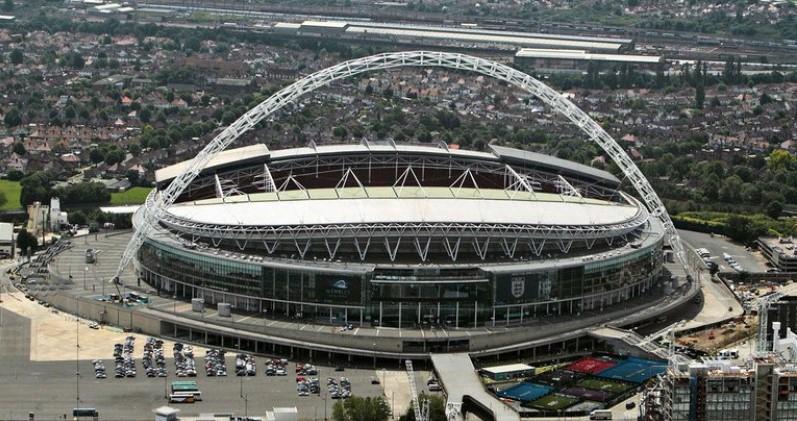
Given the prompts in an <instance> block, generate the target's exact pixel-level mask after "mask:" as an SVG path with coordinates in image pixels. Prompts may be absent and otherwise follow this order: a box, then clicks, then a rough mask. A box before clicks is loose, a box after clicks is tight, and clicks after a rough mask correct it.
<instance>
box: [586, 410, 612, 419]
mask: <svg viewBox="0 0 797 421" xmlns="http://www.w3.org/2000/svg"><path fill="white" fill-rule="evenodd" d="M589 419H590V420H610V419H612V411H609V410H608V409H596V410H594V411H592V412H591V413H590V414H589Z"/></svg>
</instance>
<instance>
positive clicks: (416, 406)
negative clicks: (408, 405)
mask: <svg viewBox="0 0 797 421" xmlns="http://www.w3.org/2000/svg"><path fill="white" fill-rule="evenodd" d="M404 363H405V364H406V366H407V380H408V381H409V384H410V398H412V410H413V411H414V412H415V421H429V400H427V399H424V400H423V402H419V401H418V388H416V387H415V370H413V369H412V360H406V361H405V362H404Z"/></svg>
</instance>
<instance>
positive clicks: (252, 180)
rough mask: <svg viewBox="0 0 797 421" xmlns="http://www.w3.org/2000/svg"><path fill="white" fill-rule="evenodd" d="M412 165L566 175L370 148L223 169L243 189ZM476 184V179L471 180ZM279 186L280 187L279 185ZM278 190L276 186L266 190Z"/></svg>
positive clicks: (606, 194) (585, 186) (453, 172)
mask: <svg viewBox="0 0 797 421" xmlns="http://www.w3.org/2000/svg"><path fill="white" fill-rule="evenodd" d="M408 166H411V167H413V168H414V170H415V171H416V172H417V176H418V178H419V179H420V181H422V182H423V181H424V180H425V178H426V170H447V171H448V175H449V177H450V178H452V179H453V178H455V177H457V175H461V173H462V172H464V171H471V172H472V173H474V174H493V175H500V176H502V177H504V179H505V180H504V183H505V188H506V186H507V185H508V184H512V183H513V182H515V181H516V177H517V175H518V174H519V175H522V176H523V177H524V178H526V179H527V180H528V183H529V184H530V186H532V187H534V188H535V189H537V190H541V189H542V186H543V185H550V186H552V187H553V188H557V189H561V185H562V178H563V177H562V176H560V175H558V174H553V173H546V172H544V171H540V170H536V169H530V168H523V167H521V166H516V167H513V168H511V170H514V171H512V172H514V173H515V174H512V172H510V169H507V168H505V167H506V165H505V164H504V163H503V162H500V161H496V162H492V161H489V160H484V159H463V158H459V157H455V156H449V157H441V156H434V155H432V156H429V155H418V154H416V153H401V154H398V155H397V154H396V153H395V152H394V153H385V152H381V151H380V152H373V153H372V152H367V153H352V154H346V155H317V156H313V157H305V158H290V159H279V160H274V161H271V162H270V163H269V164H268V165H265V164H264V165H255V166H252V167H246V168H239V169H235V170H231V171H224V172H219V173H218V176H219V178H221V179H226V180H233V181H234V182H235V185H236V187H237V188H238V189H239V190H240V191H250V190H251V191H264V188H263V186H264V180H269V182H270V183H271V185H274V184H275V181H274V174H275V173H282V174H291V175H294V176H299V175H309V174H316V175H317V174H319V173H318V169H319V168H320V167H326V168H338V170H337V171H342V172H347V171H348V170H349V169H351V170H357V171H363V172H365V173H366V174H364V175H367V177H363V179H362V181H364V182H365V184H370V182H371V180H370V175H371V173H372V172H373V171H374V170H384V169H392V170H393V171H394V173H395V177H396V178H398V177H399V176H400V175H401V173H402V172H403V171H404V170H406V168H407V167H408ZM565 181H566V182H567V184H569V185H570V186H571V187H572V188H573V190H576V191H581V192H584V196H587V197H598V198H604V199H616V198H617V194H616V191H615V190H612V189H609V188H606V187H603V186H600V185H595V184H593V183H585V182H582V181H579V180H575V179H570V180H565ZM214 184H215V178H214V176H213V175H207V176H203V177H199V178H197V179H196V180H195V181H193V182H192V183H191V185H190V186H189V187H188V188H187V189H186V193H187V194H189V195H191V194H192V193H193V192H197V191H202V190H203V189H205V190H207V191H209V189H210V188H211V187H213V186H214ZM471 184H472V183H471ZM275 189H276V188H275ZM265 191H274V190H265Z"/></svg>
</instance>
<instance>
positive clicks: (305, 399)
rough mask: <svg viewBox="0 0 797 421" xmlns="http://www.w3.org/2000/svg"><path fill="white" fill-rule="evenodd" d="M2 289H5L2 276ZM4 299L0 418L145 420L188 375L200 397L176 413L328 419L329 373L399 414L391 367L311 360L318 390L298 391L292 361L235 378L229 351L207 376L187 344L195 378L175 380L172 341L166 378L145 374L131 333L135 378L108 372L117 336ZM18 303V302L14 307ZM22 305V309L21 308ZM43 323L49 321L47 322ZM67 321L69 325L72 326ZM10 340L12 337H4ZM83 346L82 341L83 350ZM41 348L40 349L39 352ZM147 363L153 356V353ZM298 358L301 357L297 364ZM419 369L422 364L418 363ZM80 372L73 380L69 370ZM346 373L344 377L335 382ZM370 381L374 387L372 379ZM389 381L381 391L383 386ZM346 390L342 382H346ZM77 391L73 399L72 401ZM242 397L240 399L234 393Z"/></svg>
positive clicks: (400, 396) (421, 377) (398, 375)
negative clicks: (81, 413)
mask: <svg viewBox="0 0 797 421" xmlns="http://www.w3.org/2000/svg"><path fill="white" fill-rule="evenodd" d="M3 282H6V284H5V285H6V287H7V286H8V284H7V280H4V281H3ZM2 299H3V300H4V303H3V304H1V305H0V306H2V307H0V419H4V420H5V419H8V420H15V419H25V420H27V419H28V413H30V412H33V413H34V414H35V415H36V419H37V420H39V419H47V420H50V419H59V418H60V419H63V416H64V415H65V414H69V413H71V410H72V408H74V407H76V406H77V405H79V406H81V407H94V408H97V410H98V411H99V413H100V419H103V420H139V419H141V420H151V419H153V416H154V415H153V413H152V412H151V409H154V408H156V407H159V406H162V405H165V404H168V401H167V399H166V395H167V393H168V388H169V385H170V383H171V382H172V381H175V380H186V379H195V380H196V382H197V384H198V386H199V389H200V390H201V392H202V398H203V400H202V401H201V402H196V403H192V404H188V403H186V404H176V403H175V404H172V405H173V406H176V407H177V408H178V409H180V410H181V414H182V415H192V414H201V413H223V414H230V413H234V414H237V415H243V414H244V412H248V414H249V415H253V416H254V415H259V416H263V415H264V414H265V412H266V410H270V409H272V408H273V407H275V406H296V407H297V408H298V409H299V417H300V419H304V420H314V419H323V418H324V413H325V410H326V414H327V416H328V417H329V416H331V411H332V406H333V405H334V402H335V400H334V399H332V398H331V397H330V395H329V393H330V390H331V388H330V387H329V386H328V378H330V377H332V378H334V379H335V381H336V383H337V384H338V385H339V387H338V389H339V390H341V391H342V390H344V387H343V385H342V383H344V384H345V383H348V382H350V385H351V386H350V387H351V389H350V390H351V394H352V395H354V396H380V395H381V396H385V395H387V396H386V397H387V401H388V403H390V404H393V403H394V402H395V406H396V409H397V412H398V413H399V414H401V413H403V412H404V411H405V408H406V404H407V397H406V392H403V390H402V389H404V387H402V384H401V382H402V381H403V383H404V386H406V380H404V379H406V375H405V374H404V372H403V370H401V369H400V367H399V366H398V362H397V363H396V366H394V367H387V368H388V369H389V370H388V371H383V370H380V369H377V370H374V369H372V368H367V367H361V368H352V367H345V368H344V371H342V372H341V371H335V367H329V366H323V365H315V368H316V369H317V370H318V372H317V374H316V375H315V376H311V377H317V378H318V379H319V383H320V387H319V391H318V392H319V393H309V394H306V395H307V396H300V395H299V393H298V392H297V384H296V372H295V366H296V361H290V362H288V363H287V364H286V365H285V368H286V371H287V373H286V375H284V376H278V375H274V376H267V375H266V369H267V362H268V361H270V359H268V358H266V357H262V356H255V357H254V368H255V375H253V376H242V377H238V376H236V375H235V367H236V352H235V351H234V350H230V351H227V353H226V355H225V365H226V367H227V369H228V375H227V376H210V377H209V376H207V374H206V370H205V361H204V357H205V349H204V348H199V347H195V348H194V356H195V366H196V377H176V375H175V362H174V354H173V343H172V342H170V341H165V342H164V345H163V349H164V351H163V354H164V357H165V359H164V363H165V364H164V366H165V368H166V372H167V376H166V377H158V376H157V373H156V375H155V376H154V377H147V375H146V370H145V367H144V364H143V357H144V348H145V344H146V337H142V336H141V335H138V336H137V337H136V340H135V342H134V346H133V350H132V357H133V364H134V365H135V367H136V372H137V374H136V376H135V377H121V378H116V377H115V368H116V364H115V362H114V358H113V354H114V351H115V349H114V344H116V343H121V344H123V346H122V349H123V350H122V353H124V342H125V337H126V336H127V335H128V334H125V333H123V332H121V331H112V330H109V329H107V328H103V329H98V330H93V329H90V328H89V327H88V326H87V325H88V323H87V322H85V321H83V323H81V324H79V325H78V324H77V323H75V322H74V318H72V321H71V322H68V321H67V320H66V319H68V318H70V317H71V316H68V315H64V314H55V313H52V311H51V309H47V308H45V307H43V306H42V305H41V304H39V303H37V302H35V301H29V300H26V299H24V297H23V298H22V299H19V297H17V296H16V295H14V296H12V295H9V294H8V293H7V292H6V291H3V294H2ZM12 302H13V306H17V307H14V310H16V311H18V312H24V313H26V314H28V315H32V317H34V316H35V317H36V320H35V323H32V320H31V319H30V318H28V317H24V316H22V315H20V314H18V313H16V312H14V311H11V310H9V308H10V307H12ZM20 306H23V307H20ZM21 308H22V309H24V311H23V310H22V309H21ZM47 323H51V324H47ZM32 325H36V326H37V328H36V329H37V330H41V327H42V326H51V327H52V329H50V330H53V332H52V333H53V334H55V335H54V338H55V339H54V340H49V341H47V337H48V336H49V335H48V334H47V333H46V332H42V331H39V332H38V333H39V335H34V337H32V335H31V332H32ZM72 326H74V328H72ZM77 326H80V327H79V328H78V327H77ZM77 329H79V332H80V343H81V354H80V360H79V362H76V360H75V358H76V357H77V356H78V354H77V352H76V351H77V350H76V348H75V341H74V336H75V333H76V332H77ZM11 338H13V339H11ZM83 344H86V347H85V348H84V346H83ZM42 348H44V349H42ZM32 349H37V350H38V351H37V353H38V355H37V360H31V354H32ZM95 358H100V359H102V360H103V363H104V364H103V365H104V366H105V368H106V373H107V378H105V379H97V378H95V371H94V370H95V365H94V364H93V363H92V359H95ZM153 360H157V358H155V357H153ZM302 362H304V361H302ZM419 368H422V367H419ZM77 371H79V372H80V373H81V375H80V377H79V381H76V378H77V376H75V373H76V372H77ZM428 375H429V373H428V372H424V371H422V370H417V371H416V384H417V385H418V389H419V391H423V390H424V389H425V384H426V378H427V377H428ZM341 377H346V378H347V379H348V382H346V381H344V382H341ZM372 378H378V379H379V380H380V383H382V385H377V384H372ZM385 384H387V385H390V386H389V388H388V389H387V390H388V392H387V393H386V392H385V391H383V386H384V385H385ZM346 387H348V385H347V386H346ZM78 390H79V397H80V402H79V403H78V401H77V399H76V398H77V393H78ZM242 394H243V396H245V399H244V398H242V397H241V396H242Z"/></svg>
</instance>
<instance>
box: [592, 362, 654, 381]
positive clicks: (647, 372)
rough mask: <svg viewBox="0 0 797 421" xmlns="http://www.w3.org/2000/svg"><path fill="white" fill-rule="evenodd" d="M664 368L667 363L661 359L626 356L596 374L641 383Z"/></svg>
mask: <svg viewBox="0 0 797 421" xmlns="http://www.w3.org/2000/svg"><path fill="white" fill-rule="evenodd" d="M666 369H667V363H666V362H665V361H662V360H647V359H644V358H637V357H628V358H627V359H625V360H621V361H620V362H618V363H617V365H615V366H614V367H612V368H609V369H607V370H605V371H602V372H601V373H600V374H598V377H603V378H606V379H615V380H625V381H629V382H633V383H643V382H645V381H646V380H648V379H650V378H651V377H655V376H657V375H659V374H661V373H663V372H664V371H665V370H666Z"/></svg>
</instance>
